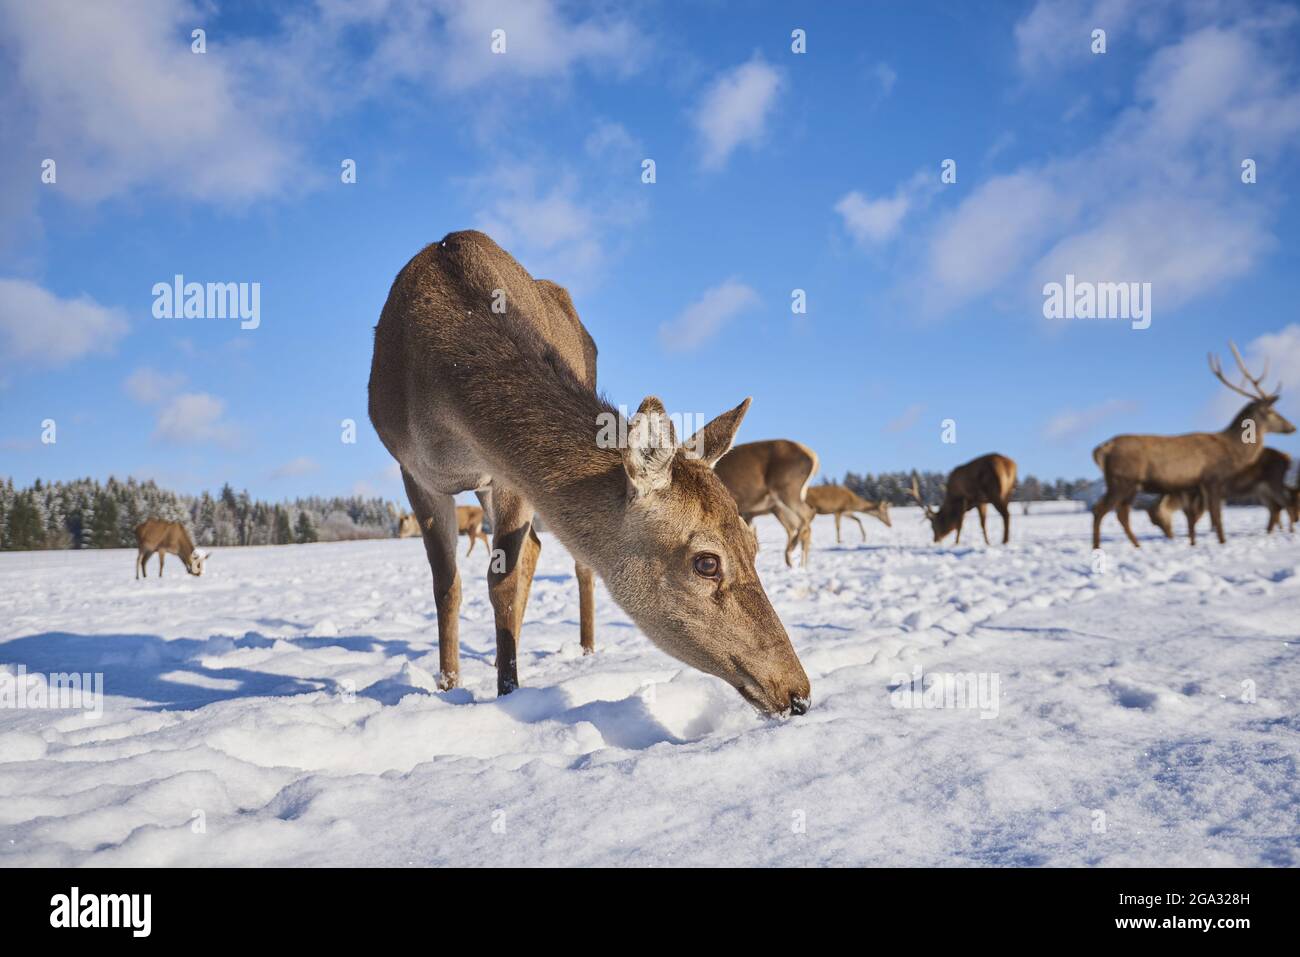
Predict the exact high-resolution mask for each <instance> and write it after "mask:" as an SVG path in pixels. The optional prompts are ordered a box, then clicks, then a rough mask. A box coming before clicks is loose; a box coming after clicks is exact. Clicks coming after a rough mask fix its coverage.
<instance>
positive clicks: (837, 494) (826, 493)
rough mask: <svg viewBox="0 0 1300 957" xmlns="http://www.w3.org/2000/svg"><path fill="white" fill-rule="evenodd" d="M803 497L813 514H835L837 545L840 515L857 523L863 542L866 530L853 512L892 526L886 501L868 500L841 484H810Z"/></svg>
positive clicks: (865, 538) (839, 541) (837, 541)
mask: <svg viewBox="0 0 1300 957" xmlns="http://www.w3.org/2000/svg"><path fill="white" fill-rule="evenodd" d="M805 498H806V501H807V503H808V507H809V508H810V509H812V511H813V514H814V515H834V516H835V544H837V545H839V544H840V543H841V538H840V518H841V516H844V517H847V518H851V519H853V521H855V522H857V523H858V531H860V532H861V533H862V540H863V541H864V542H865V541H866V540H867V530H866V529H865V528H864V527H863V525H862V520H861V519H859V518H858V516H857V515H855V514H854V512H861V513H862V514H863V515H870V516H871V517H872V518H876V519H879V520H880V521H882V522H884V523H885V526H886V527H887V528H892V527H893V522H891V521H890V520H889V503H888V502H885V501H880V502H869V501H867V500H866V499H865V498H863V497H862V496H861V495H859V494H858V493H857V492H854V491H852V490H850V489H847V488H845V487H844V486H843V485H834V484H831V483H826V484H824V485H810V486H809V487H808V492H807V495H806V497H805Z"/></svg>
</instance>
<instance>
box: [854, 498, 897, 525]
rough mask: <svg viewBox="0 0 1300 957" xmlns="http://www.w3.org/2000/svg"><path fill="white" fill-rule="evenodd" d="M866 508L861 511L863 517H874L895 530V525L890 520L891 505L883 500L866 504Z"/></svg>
mask: <svg viewBox="0 0 1300 957" xmlns="http://www.w3.org/2000/svg"><path fill="white" fill-rule="evenodd" d="M864 505H865V507H864V508H863V509H862V510H861V511H862V514H863V515H873V516H875V517H876V518H878V519H880V520H881V521H882V522H884V523H885V527H886V528H893V527H894V523H893V522H891V521H890V520H889V503H888V502H887V501H885V500H884V499H883V498H882V499H881V500H880V501H879V502H865V503H864Z"/></svg>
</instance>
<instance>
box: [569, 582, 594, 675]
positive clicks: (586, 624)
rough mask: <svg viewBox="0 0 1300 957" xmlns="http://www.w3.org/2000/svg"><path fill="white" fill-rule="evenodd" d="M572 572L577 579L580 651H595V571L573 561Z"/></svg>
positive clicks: (586, 652)
mask: <svg viewBox="0 0 1300 957" xmlns="http://www.w3.org/2000/svg"><path fill="white" fill-rule="evenodd" d="M573 573H574V575H575V576H576V577H577V579H578V620H579V627H578V633H579V635H580V637H581V639H582V653H583V654H584V655H590V654H594V653H595V651H596V579H595V573H594V572H592V570H591V569H590V568H588V567H587V566H586V565H584V564H582V563H581V562H574V563H573Z"/></svg>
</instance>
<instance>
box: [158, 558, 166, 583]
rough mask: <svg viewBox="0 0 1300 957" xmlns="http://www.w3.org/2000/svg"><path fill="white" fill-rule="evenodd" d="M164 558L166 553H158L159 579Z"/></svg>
mask: <svg viewBox="0 0 1300 957" xmlns="http://www.w3.org/2000/svg"><path fill="white" fill-rule="evenodd" d="M166 556H167V553H166V552H159V553H158V577H159V578H162V566H163V559H164V558H165V557H166Z"/></svg>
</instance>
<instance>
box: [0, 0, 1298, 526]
mask: <svg viewBox="0 0 1300 957" xmlns="http://www.w3.org/2000/svg"><path fill="white" fill-rule="evenodd" d="M745 10H746V16H745V17H744V18H742V20H741V22H740V23H739V24H737V23H734V22H732V20H733V14H734V9H733V8H732V7H731V6H729V5H725V4H719V5H709V6H707V7H705V8H702V9H695V10H692V11H690V12H689V14H687V13H683V12H681V11H679V10H671V9H668V8H663V7H659V6H657V5H652V4H647V5H642V6H637V7H634V8H632V9H630V10H626V11H619V12H617V13H615V12H612V11H611V9H610V8H607V7H605V6H603V5H585V4H575V5H568V4H565V5H561V4H558V3H552V2H549V0H546V2H542V0H539V2H536V3H532V4H513V5H499V4H493V3H482V4H476V5H472V6H466V5H458V4H454V3H419V2H409V3H400V4H390V5H383V4H381V5H375V6H372V7H367V8H364V9H352V10H346V9H344V8H340V7H337V6H335V5H330V4H318V3H310V2H298V3H292V4H286V5H284V6H283V7H282V8H279V9H277V10H276V11H274V12H267V11H263V10H256V9H255V8H252V7H250V6H248V5H246V4H242V3H233V4H216V5H214V6H213V7H211V8H208V7H198V6H194V5H191V4H188V3H186V2H183V0H151V2H150V3H147V4H140V5H136V6H131V7H122V8H115V9H113V10H106V9H103V8H88V7H83V6H76V5H72V4H61V3H52V4H48V5H44V6H43V7H42V8H41V9H40V10H39V11H38V10H35V9H32V8H30V7H28V6H26V5H23V4H21V3H17V2H12V0H4V2H0V23H3V24H4V29H3V31H0V77H3V79H4V80H5V81H6V86H7V88H9V89H11V90H13V91H14V95H13V96H10V97H7V98H6V100H5V101H4V103H3V104H0V127H2V128H4V129H5V130H7V131H8V132H9V134H10V135H8V136H6V141H7V144H8V145H7V148H6V150H5V151H4V152H3V155H2V156H0V163H2V164H3V167H0V168H2V169H3V171H4V173H5V175H4V177H3V185H0V257H3V258H2V260H0V473H2V474H5V475H8V476H11V477H12V478H13V480H14V483H15V485H16V486H26V485H30V484H31V483H32V481H33V480H34V479H36V478H38V477H39V478H40V479H42V481H70V480H75V479H77V478H81V477H92V478H97V479H99V480H100V481H104V480H106V479H107V478H108V477H109V476H110V475H116V476H121V477H123V478H124V477H126V476H133V477H135V478H137V479H138V480H142V481H143V480H149V479H152V480H153V481H155V482H156V483H157V484H158V485H159V486H160V487H162V488H164V489H168V490H173V491H176V492H178V493H182V494H200V493H202V492H203V491H207V492H209V493H210V494H215V493H216V492H217V491H218V490H219V489H220V488H221V486H222V485H223V484H225V483H229V484H230V485H231V486H232V487H233V488H236V489H239V490H245V489H246V490H248V491H249V493H250V494H251V495H252V496H253V497H254V498H257V499H262V500H265V501H269V502H283V501H291V500H292V499H294V498H297V497H306V496H311V495H318V496H322V497H333V496H349V495H361V496H365V497H372V496H373V497H380V498H384V499H386V500H390V501H396V502H398V503H403V504H405V503H406V496H405V493H404V491H403V489H402V484H401V480H400V478H399V477H398V476H397V469H396V463H395V462H394V461H393V460H392V458H391V457H390V456H389V455H388V454H387V452H386V451H385V450H384V448H383V447H382V445H381V444H380V443H379V441H378V438H377V436H376V435H375V433H374V431H373V429H372V428H371V426H370V423H369V420H368V418H367V414H366V401H367V400H366V381H367V379H368V376H369V366H370V343H371V333H372V329H373V327H374V325H375V323H376V322H377V321H378V317H379V312H380V309H381V308H382V306H383V303H384V300H385V297H386V295H387V292H388V286H389V284H390V283H391V281H392V278H393V276H394V275H395V274H396V273H397V272H398V271H399V270H400V269H401V268H402V266H403V265H404V264H405V263H406V262H407V261H408V260H409V259H410V258H411V257H412V256H413V255H415V253H417V252H418V251H419V249H421V248H422V247H423V246H425V245H426V244H428V243H432V242H436V241H437V240H438V239H440V238H441V237H442V236H443V235H444V234H445V233H447V232H450V231H453V230H456V229H462V228H479V229H483V230H484V231H485V232H487V233H488V234H489V235H491V236H492V237H493V238H494V239H496V240H497V241H498V242H499V243H500V244H501V245H502V246H503V247H504V248H505V249H506V250H507V251H509V252H510V253H512V254H513V255H514V256H515V257H516V258H517V259H518V260H519V261H520V263H521V264H522V265H523V266H524V268H526V269H528V270H529V272H531V273H532V274H533V275H534V276H535V277H537V278H548V279H552V280H554V281H556V282H558V283H560V284H561V285H563V286H565V287H567V288H568V289H569V290H570V292H571V293H572V295H573V298H574V301H575V304H576V306H577V310H578V313H579V315H580V316H581V317H582V320H583V323H584V324H585V325H586V327H587V329H588V330H589V331H590V333H591V335H592V336H593V338H594V339H595V341H596V343H597V346H598V349H599V354H600V358H599V374H598V381H597V387H598V389H599V391H601V392H602V393H603V394H604V395H605V396H606V397H607V398H608V399H609V401H610V402H611V403H613V404H614V405H615V406H616V407H617V406H626V407H628V408H629V409H635V408H636V406H637V405H638V404H639V403H640V401H641V399H642V398H643V397H644V396H646V395H652V394H653V395H658V396H659V397H661V398H662V399H663V401H664V403H665V405H666V406H667V408H668V409H669V410H670V411H673V412H679V413H681V414H683V415H686V416H699V417H702V419H704V420H708V419H711V418H712V417H713V416H715V415H717V414H718V413H720V412H722V411H723V410H725V409H727V408H731V407H733V406H734V405H735V404H736V403H737V402H738V401H739V400H741V399H742V398H744V397H745V396H747V395H752V396H753V397H754V403H753V406H752V408H751V409H750V411H749V413H748V415H747V417H746V420H745V422H744V424H743V425H742V427H741V430H740V434H739V435H738V437H737V442H750V441H755V440H759V439H765V438H778V437H779V438H791V439H795V440H797V441H800V442H803V443H805V444H807V445H808V446H810V447H811V448H813V449H815V450H816V451H817V453H818V454H819V456H820V459H821V470H820V472H819V473H818V474H817V475H816V476H815V477H814V479H813V481H814V482H820V481H822V480H823V479H827V478H829V479H830V480H832V481H842V480H843V478H844V476H845V474H846V473H847V472H854V473H857V474H866V473H871V474H880V473H884V472H897V471H910V470H912V469H917V470H918V471H935V472H942V473H946V472H948V471H950V470H951V469H952V468H953V467H954V466H956V465H959V464H961V463H963V462H966V461H968V460H970V459H972V458H974V457H975V456H977V455H980V454H983V453H985V452H989V451H998V452H1000V453H1002V454H1004V455H1008V456H1010V457H1011V458H1013V459H1015V460H1016V462H1017V463H1018V464H1019V472H1020V475H1021V476H1022V477H1025V476H1029V475H1035V476H1037V477H1038V478H1040V479H1043V480H1052V481H1054V480H1056V479H1058V478H1064V479H1069V480H1074V479H1078V478H1086V479H1095V478H1098V477H1099V475H1098V473H1097V470H1096V467H1095V465H1094V464H1093V462H1092V460H1091V457H1090V453H1091V449H1092V448H1093V447H1094V446H1095V445H1097V444H1098V443H1099V442H1101V441H1104V440H1105V439H1107V438H1109V437H1110V436H1112V435H1115V434H1117V433H1123V432H1142V433H1147V432H1151V433H1182V432H1189V431H1194V430H1198V429H1215V430H1217V429H1220V428H1222V427H1223V426H1224V425H1225V424H1226V423H1227V422H1228V421H1229V419H1230V418H1231V416H1232V414H1233V413H1234V412H1236V411H1237V408H1238V407H1239V406H1240V404H1241V402H1240V401H1239V400H1238V399H1237V398H1236V397H1234V396H1232V395H1231V394H1230V393H1229V392H1228V390H1227V389H1225V388H1223V386H1221V385H1220V384H1218V383H1217V382H1216V381H1215V380H1214V378H1213V377H1212V376H1211V375H1210V373H1209V370H1208V368H1207V367H1206V359H1205V356H1206V353H1213V354H1215V355H1217V356H1219V357H1220V358H1221V359H1223V361H1224V362H1225V368H1230V367H1231V363H1232V360H1231V356H1230V353H1229V351H1228V341H1229V340H1230V339H1231V340H1235V341H1236V342H1237V344H1238V345H1239V346H1240V347H1241V349H1242V352H1243V353H1244V354H1245V356H1246V359H1247V361H1248V362H1249V363H1250V365H1251V366H1252V368H1253V369H1255V370H1256V371H1257V370H1258V368H1259V367H1260V366H1261V365H1262V364H1263V362H1264V361H1265V360H1266V359H1267V360H1269V362H1270V372H1269V382H1270V384H1271V383H1272V382H1273V381H1274V380H1275V379H1278V378H1279V377H1280V378H1281V380H1282V381H1283V384H1284V390H1283V392H1282V398H1281V400H1280V401H1279V410H1280V411H1282V412H1283V414H1284V415H1287V416H1288V417H1290V418H1292V419H1295V418H1297V417H1298V416H1300V403H1297V402H1296V401H1295V396H1294V390H1296V389H1300V322H1297V321H1295V319H1294V316H1293V314H1292V313H1293V309H1292V308H1289V307H1291V305H1292V304H1293V303H1294V302H1295V301H1296V299H1297V297H1300V269H1297V268H1296V252H1295V250H1296V248H1297V240H1298V239H1300V230H1298V228H1297V227H1298V225H1300V219H1298V218H1297V215H1296V207H1295V199H1294V196H1293V195H1292V192H1293V191H1292V190H1290V189H1288V185H1289V183H1291V182H1294V181H1295V179H1296V174H1297V173H1298V172H1300V166H1298V164H1297V149H1296V147H1297V145H1298V143H1300V76H1298V75H1297V74H1298V72H1300V71H1298V70H1297V66H1298V64H1297V57H1296V50H1298V49H1300V45H1297V44H1296V42H1295V41H1296V38H1297V33H1300V15H1298V14H1297V12H1296V11H1295V10H1294V9H1293V8H1292V7H1290V6H1288V5H1285V4H1272V3H1264V2H1261V3H1250V4H1242V5H1240V6H1237V7H1224V8H1222V9H1220V8H1217V7H1216V6H1215V5H1213V4H1211V5H1200V6H1197V7H1195V8H1193V9H1191V10H1183V9H1181V8H1180V7H1179V6H1178V5H1176V4H1172V3H1156V4H1150V5H1146V6H1145V7H1143V8H1142V9H1141V10H1140V11H1139V10H1138V9H1137V7H1136V5H1129V4H1124V3H1121V4H1114V5H1105V9H1101V8H1100V7H1095V6H1094V5H1092V4H1086V3H1072V2H1055V0H1040V2H1024V3H1016V4H1010V5H1006V6H998V7H996V8H994V9H992V10H977V9H975V8H973V7H971V6H968V5H965V4H938V5H936V6H935V7H930V8H924V9H920V8H910V9H895V8H879V9H877V8H872V9H857V10H842V11H840V10H816V11H798V12H792V11H788V10H785V9H783V8H782V6H781V5H779V4H775V3H764V4H760V5H754V6H747V7H746V8H745ZM73 11H75V14H74V13H73ZM936 18H939V19H942V21H943V24H944V29H935V20H936ZM684 22H685V23H689V27H690V29H683V28H682V24H683V23H684ZM498 28H500V29H504V30H505V31H506V37H507V40H508V45H507V48H506V51H505V52H504V53H502V54H494V53H492V52H491V49H490V34H491V31H492V30H493V29H498ZM1097 28H1103V29H1105V31H1106V36H1105V40H1106V49H1105V52H1104V53H1095V52H1093V51H1092V49H1091V48H1090V45H1095V39H1093V31H1094V30H1095V29H1097ZM194 29H202V30H204V31H205V33H204V40H205V48H204V52H202V53H198V52H194V51H193V49H192V45H193V44H194V43H195V42H196V41H195V40H194V39H193V38H192V30H194ZM795 30H802V31H805V34H804V52H795V50H794V49H793V47H795V46H796V45H798V41H797V40H796V39H795V38H792V31H795ZM51 49H59V50H60V51H62V54H63V55H60V56H58V57H51V56H50V50H51ZM36 64H39V65H40V69H36V68H35V66H36ZM846 104H849V106H850V109H848V110H846V109H845V105H846ZM48 160H53V161H54V166H53V167H47V165H46V164H47V161H48ZM647 160H653V164H654V165H653V170H654V174H655V175H654V182H644V181H643V179H644V176H645V173H646V166H645V163H646V161H647ZM1246 161H1249V162H1250V163H1251V166H1250V170H1249V176H1250V179H1251V181H1249V182H1246V181H1243V180H1244V178H1246V177H1247V170H1246V169H1245V168H1244V167H1243V165H1242V164H1243V163H1244V162H1246ZM349 162H352V163H353V164H354V165H353V166H351V167H349ZM949 162H955V166H953V167H950V166H949V165H948V164H949ZM954 172H955V182H949V181H945V180H946V179H951V177H952V174H953V173H954ZM351 174H355V181H353V182H349V181H347V178H348V176H349V175H351ZM50 178H52V179H53V181H46V180H48V179H50ZM769 237H771V239H769ZM178 276H180V277H184V281H185V282H196V283H201V284H204V288H203V292H204V306H205V310H206V308H207V306H208V296H207V293H208V291H209V290H208V289H207V286H206V284H208V283H234V284H237V286H236V288H235V290H234V291H233V292H231V295H232V298H231V299H230V303H231V304H232V305H231V308H229V309H224V310H222V311H224V312H225V313H226V314H227V315H228V316H229V315H233V318H199V317H193V318H184V317H183V316H184V308H183V304H182V303H180V302H178V301H176V300H178V299H183V298H184V296H185V290H184V287H183V284H182V287H181V289H180V293H181V295H180V296H177V293H176V291H175V286H176V277H178ZM1067 277H1068V278H1067ZM1076 279H1077V280H1078V281H1079V282H1084V283H1091V284H1093V286H1095V287H1096V290H1097V299H1096V301H1097V302H1101V301H1102V300H1103V298H1104V296H1103V293H1105V294H1106V295H1109V294H1112V293H1114V294H1118V293H1117V290H1116V289H1109V290H1103V288H1102V287H1103V286H1105V285H1107V284H1128V283H1134V284H1136V285H1135V286H1133V287H1132V299H1131V300H1130V299H1125V301H1124V302H1125V308H1124V310H1122V311H1124V312H1129V311H1137V306H1138V304H1139V303H1140V304H1141V307H1142V308H1144V309H1145V310H1146V311H1147V317H1146V319H1145V320H1142V319H1140V318H1134V319H1132V321H1130V319H1129V318H1128V317H1127V316H1123V317H1120V318H1117V319H1109V320H1102V319H1077V318H1076V319H1068V318H1061V319H1049V318H1047V311H1048V305H1047V302H1046V301H1045V297H1046V295H1047V293H1046V292H1045V288H1046V286H1047V285H1048V284H1052V283H1056V284H1061V285H1062V286H1063V288H1064V287H1066V286H1067V285H1068V288H1070V289H1071V290H1073V289H1074V288H1075V287H1076V285H1077V283H1076ZM167 289H170V290H172V291H169V292H164V291H163V290H167ZM1124 290H1128V287H1127V286H1125V287H1124ZM800 291H802V293H803V295H802V296H800V295H799V293H800ZM219 292H220V291H219ZM227 292H230V291H229V290H227ZM1090 294H1091V293H1090ZM241 296H242V298H241ZM164 299H166V300H167V301H166V302H164V301H163V300H164ZM214 301H215V302H216V304H217V305H221V303H222V295H221V294H219V295H217V297H216V299H215V300H214ZM1067 301H1068V302H1070V303H1071V304H1073V303H1074V301H1075V300H1074V298H1073V296H1070V297H1069V298H1068V299H1067ZM800 303H802V304H804V305H806V311H805V312H795V311H793V309H792V306H795V305H798V304H800ZM1130 305H1132V306H1133V307H1134V309H1133V310H1129V309H1128V306H1130ZM241 310H242V311H241ZM254 313H256V315H253V314H254ZM177 314H179V315H181V316H182V317H181V318H175V317H174V316H176V315H177ZM168 315H171V316H173V318H166V316H168ZM1143 321H1146V322H1148V323H1149V325H1148V326H1146V327H1145V328H1144V327H1143V326H1142V322H1143ZM1230 375H1233V376H1234V377H1235V370H1234V371H1233V372H1232V373H1230ZM949 420H951V422H952V423H953V426H954V427H955V432H956V442H955V443H948V442H945V441H944V440H943V439H944V433H945V432H951V431H952V430H951V429H949V428H947V426H946V423H948V422H949ZM348 421H351V422H352V423H353V427H354V437H355V442H349V441H347V437H348V434H349V427H348V426H347V425H346V423H347V422H348ZM47 422H52V423H53V427H52V433H51V427H50V426H48V425H46V423H47ZM50 434H53V436H54V438H55V441H53V442H48V441H43V440H44V439H46V438H48V437H49V435H50ZM1271 441H1272V442H1273V443H1274V444H1275V445H1276V446H1277V447H1278V448H1280V449H1282V450H1283V451H1286V452H1288V453H1297V450H1300V446H1297V445H1296V443H1295V436H1285V437H1276V436H1275V437H1273V438H1272V440H1271Z"/></svg>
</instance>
